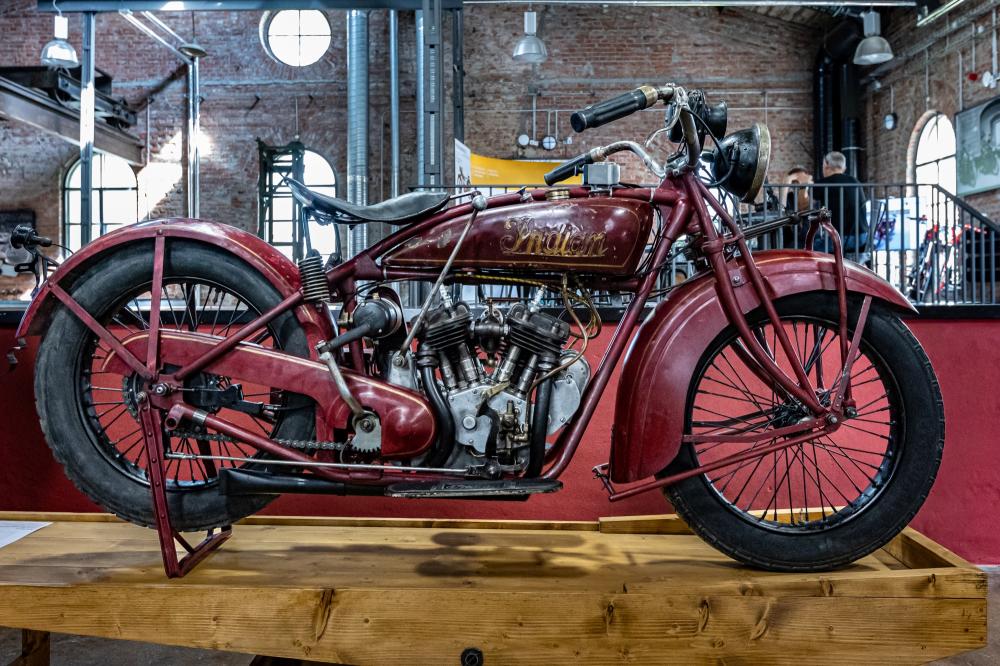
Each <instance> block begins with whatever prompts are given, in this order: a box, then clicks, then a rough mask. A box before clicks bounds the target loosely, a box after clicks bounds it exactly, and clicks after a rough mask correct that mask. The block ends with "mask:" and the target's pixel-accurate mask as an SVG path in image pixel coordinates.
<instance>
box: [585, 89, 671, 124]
mask: <svg viewBox="0 0 1000 666" xmlns="http://www.w3.org/2000/svg"><path fill="white" fill-rule="evenodd" d="M659 96H660V93H659V91H658V90H657V89H656V88H654V87H653V86H640V87H638V88H636V89H635V90H633V91H632V92H627V93H625V94H624V95H618V97H612V98H611V99H609V100H605V101H603V102H598V103H597V104H591V105H590V106H588V107H587V108H585V109H581V110H579V111H577V112H576V113H574V114H573V115H572V116H570V119H569V122H570V124H571V125H572V126H573V129H574V130H575V131H577V132H582V131H583V130H585V129H589V128H591V127H600V126H601V125H606V124H607V123H610V122H611V121H612V120H618V119H619V118H624V117H625V116H628V115H631V114H633V113H635V112H636V111H642V110H643V109H645V108H646V107H649V106H653V105H654V104H656V100H658V99H659Z"/></svg>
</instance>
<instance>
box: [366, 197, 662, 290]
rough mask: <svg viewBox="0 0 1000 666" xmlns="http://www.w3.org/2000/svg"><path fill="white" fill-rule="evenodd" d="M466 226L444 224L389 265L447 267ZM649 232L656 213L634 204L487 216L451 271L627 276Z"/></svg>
mask: <svg viewBox="0 0 1000 666" xmlns="http://www.w3.org/2000/svg"><path fill="white" fill-rule="evenodd" d="M468 219H469V218H468V216H462V217H457V218H454V219H451V220H445V221H443V222H442V223H441V224H439V225H437V226H435V227H434V228H432V229H429V230H427V231H425V232H423V233H421V234H420V235H418V236H415V237H414V238H411V239H409V240H407V241H405V242H404V243H403V244H402V245H400V246H399V247H397V248H395V249H393V250H391V251H390V252H388V253H387V254H386V255H385V256H384V258H383V262H384V264H385V265H386V266H391V267H397V268H414V267H423V268H433V267H440V266H443V265H444V263H445V262H446V261H447V260H448V256H449V255H450V254H451V252H452V250H453V249H454V247H455V242H456V241H457V240H458V237H459V235H460V234H461V233H462V229H463V228H464V227H465V224H466V223H467V222H468ZM652 226H653V207H652V206H651V205H650V204H649V203H647V202H645V201H637V200H634V199H620V198H615V197H587V198H573V199H563V200H555V201H536V202H529V203H521V204H515V205H513V206H503V207H500V208H495V209H489V208H488V209H486V210H485V211H483V212H482V213H480V214H479V217H478V219H477V220H476V222H475V224H474V226H473V227H472V229H470V230H469V235H468V236H467V237H466V239H465V242H464V243H463V244H462V248H461V250H460V251H459V253H458V255H457V256H456V257H455V263H454V265H453V267H454V268H456V269H463V268H465V269H470V268H471V269H509V270H517V271H519V272H520V273H524V272H526V271H527V272H539V273H551V272H562V271H574V272H583V273H596V274H603V275H614V276H628V275H631V274H632V273H634V272H635V269H636V267H637V266H638V264H639V259H640V258H641V257H642V252H643V249H644V248H645V246H646V243H647V241H648V239H649V232H650V229H651V228H652Z"/></svg>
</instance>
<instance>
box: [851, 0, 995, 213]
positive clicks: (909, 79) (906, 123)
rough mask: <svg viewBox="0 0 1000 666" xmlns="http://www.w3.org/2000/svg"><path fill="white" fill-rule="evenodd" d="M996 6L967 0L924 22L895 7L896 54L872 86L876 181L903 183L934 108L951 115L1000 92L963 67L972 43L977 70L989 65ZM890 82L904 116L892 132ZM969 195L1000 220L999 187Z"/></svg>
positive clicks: (870, 140)
mask: <svg viewBox="0 0 1000 666" xmlns="http://www.w3.org/2000/svg"><path fill="white" fill-rule="evenodd" d="M993 7H996V2H995V1H991V0H985V1H982V2H973V3H968V5H962V6H961V7H959V8H958V9H956V10H954V11H952V12H951V13H950V14H948V15H947V17H945V18H940V19H938V20H936V21H934V22H933V23H931V24H930V25H928V26H925V27H922V28H918V27H916V19H915V15H914V13H913V12H912V11H905V12H904V11H899V10H897V11H894V12H892V13H891V14H890V16H889V20H890V22H891V23H890V25H889V27H888V30H887V33H886V38H887V39H888V40H889V42H890V43H891V44H892V47H893V49H894V50H895V54H896V56H897V57H896V59H894V60H893V61H892V62H891V68H889V69H888V71H887V72H886V73H884V74H883V75H881V76H880V77H879V80H880V81H881V83H882V87H881V89H880V90H877V91H875V90H872V89H871V88H870V87H869V91H868V94H867V98H866V109H867V118H866V121H867V122H866V135H867V151H866V159H867V164H868V174H869V178H870V179H871V180H875V181H887V182H900V183H901V182H905V181H907V180H911V179H912V173H910V171H909V169H910V168H911V160H910V154H909V153H910V150H911V144H913V143H914V142H915V139H916V136H917V134H918V133H919V130H920V128H921V127H922V122H923V121H925V120H926V119H927V117H929V116H932V115H933V113H932V112H938V113H942V114H944V115H946V116H947V117H948V118H949V119H950V120H952V121H954V117H955V114H956V113H957V112H959V111H961V110H962V109H964V108H968V107H971V106H976V105H977V104H980V103H982V102H984V101H986V100H989V99H992V98H993V97H996V96H997V95H1000V89H992V90H990V89H987V88H984V87H983V86H982V85H981V84H979V83H973V82H970V81H968V80H967V79H965V74H967V73H968V72H970V71H972V62H973V52H972V49H973V48H975V62H976V69H977V70H978V71H979V72H982V71H984V69H986V68H988V67H989V66H990V61H991V57H992V47H991V42H990V35H991V34H992V26H991V22H992V14H991V8H993ZM970 18H974V20H973V22H972V24H971V25H965V24H966V23H967V21H968V20H969V19H970ZM955 22H958V23H960V24H963V25H964V27H963V28H961V29H960V30H958V31H954V30H952V29H950V28H949V26H950V25H952V24H954V23H955ZM974 31H975V39H974V40H973V39H972V35H973V32H974ZM935 37H936V39H935ZM924 46H927V48H924ZM960 54H961V55H960ZM960 58H961V62H960ZM960 64H961V69H960ZM925 73H926V77H925ZM925 78H926V83H925ZM890 87H891V88H892V90H893V96H894V98H895V109H894V110H895V113H896V114H897V115H898V116H899V126H898V129H896V130H894V131H886V130H885V129H883V127H882V118H883V117H884V116H885V114H887V113H889V111H890V103H891V100H890ZM968 202H969V203H970V204H971V205H972V206H974V207H975V208H977V209H979V210H980V211H982V212H983V213H985V214H986V215H988V216H990V217H991V218H992V219H993V220H995V221H1000V190H993V191H990V192H983V193H980V194H976V195H972V196H970V197H968Z"/></svg>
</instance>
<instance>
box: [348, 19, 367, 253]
mask: <svg viewBox="0 0 1000 666" xmlns="http://www.w3.org/2000/svg"><path fill="white" fill-rule="evenodd" d="M347 200H348V201H350V202H351V203H355V204H361V205H364V204H367V203H368V12H367V11H364V10H359V9H352V10H350V11H348V12H347ZM367 245H368V232H367V225H364V224H358V225H355V227H354V229H352V230H351V232H350V241H349V250H350V253H351V256H352V257H353V256H354V255H356V254H357V253H358V252H361V251H362V250H364V249H365V248H366V247H367Z"/></svg>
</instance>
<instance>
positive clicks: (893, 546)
mask: <svg viewBox="0 0 1000 666" xmlns="http://www.w3.org/2000/svg"><path fill="white" fill-rule="evenodd" d="M883 549H884V550H885V551H886V552H888V553H890V554H891V555H892V556H893V557H895V558H896V559H898V560H899V561H900V562H902V563H903V564H905V565H906V566H908V567H910V568H911V569H919V568H931V567H961V568H964V569H975V568H976V567H975V566H974V565H972V564H970V563H969V562H967V561H966V560H965V559H963V558H961V557H959V556H958V555H956V554H955V553H953V552H951V551H950V550H948V549H947V548H945V547H944V546H942V545H941V544H939V543H937V542H935V541H934V540H933V539H930V538H928V537H926V536H924V535H923V534H921V533H920V532H918V531H916V530H915V529H913V528H911V527H907V528H906V529H904V530H903V531H902V532H900V533H899V534H897V535H896V537H895V538H894V539H893V540H892V541H890V542H889V543H887V544H886V545H885V546H884V547H883Z"/></svg>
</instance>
